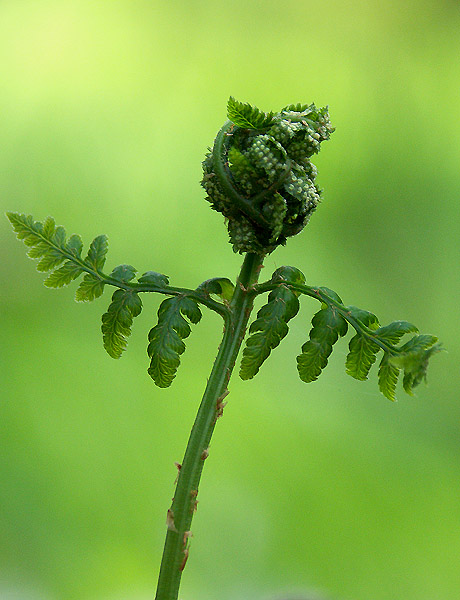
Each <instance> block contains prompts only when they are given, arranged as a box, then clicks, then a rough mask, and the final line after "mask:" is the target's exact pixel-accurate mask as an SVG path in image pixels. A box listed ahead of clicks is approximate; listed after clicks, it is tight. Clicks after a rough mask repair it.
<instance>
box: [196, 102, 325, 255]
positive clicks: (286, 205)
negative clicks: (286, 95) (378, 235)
mask: <svg viewBox="0 0 460 600" xmlns="http://www.w3.org/2000/svg"><path fill="white" fill-rule="evenodd" d="M227 115H228V118H229V121H227V123H225V125H224V126H223V127H222V129H221V130H220V131H219V133H218V134H217V137H216V140H215V143H214V148H213V150H212V151H211V152H209V153H208V154H207V155H206V159H205V160H204V162H203V171H204V176H203V179H202V185H203V187H204V188H205V190H206V192H207V194H208V197H207V199H208V201H209V202H210V203H211V206H212V208H214V209H215V210H217V211H219V212H221V213H222V214H223V215H224V216H225V217H226V219H227V225H228V231H229V235H230V241H231V243H232V244H233V249H234V251H235V252H255V253H257V254H262V255H263V254H268V253H270V252H272V251H273V250H274V249H275V248H276V247H277V246H279V245H280V244H284V243H285V242H286V238H288V237H290V236H293V235H296V234H297V233H299V232H300V231H302V229H303V228H304V227H305V225H306V224H307V223H308V221H309V219H310V216H311V214H312V213H313V211H314V210H315V208H316V207H317V205H318V203H319V201H320V195H321V191H320V189H319V188H318V186H317V184H316V182H315V180H316V174H317V171H316V167H315V165H314V164H313V163H312V162H311V160H310V159H311V157H312V156H313V155H314V154H316V153H318V152H319V150H320V146H321V142H323V141H325V140H328V139H329V137H330V135H331V133H332V132H333V131H334V128H333V127H331V124H330V121H329V114H328V109H327V107H326V108H316V106H315V105H314V104H310V105H301V104H291V105H289V106H286V107H285V108H283V109H282V110H281V111H280V112H279V113H276V114H274V113H268V114H266V113H262V112H261V111H259V110H258V109H257V108H255V107H252V106H250V105H249V104H242V103H241V102H237V101H236V100H235V99H234V98H230V100H229V102H228V107H227Z"/></svg>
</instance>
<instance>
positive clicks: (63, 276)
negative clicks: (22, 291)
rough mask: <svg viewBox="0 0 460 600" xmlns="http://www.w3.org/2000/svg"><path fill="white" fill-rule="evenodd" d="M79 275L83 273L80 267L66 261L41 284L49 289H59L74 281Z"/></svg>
mask: <svg viewBox="0 0 460 600" xmlns="http://www.w3.org/2000/svg"><path fill="white" fill-rule="evenodd" d="M81 273H83V269H82V267H80V265H78V264H75V263H74V262H72V261H70V260H68V261H66V262H65V263H64V264H63V265H62V267H59V269H56V270H55V271H53V272H52V273H51V274H50V275H48V277H47V278H46V279H45V281H44V282H43V283H44V284H45V285H46V287H49V288H59V287H62V286H64V285H68V284H69V283H71V282H72V281H73V280H74V279H76V278H77V277H78V276H79V275H81Z"/></svg>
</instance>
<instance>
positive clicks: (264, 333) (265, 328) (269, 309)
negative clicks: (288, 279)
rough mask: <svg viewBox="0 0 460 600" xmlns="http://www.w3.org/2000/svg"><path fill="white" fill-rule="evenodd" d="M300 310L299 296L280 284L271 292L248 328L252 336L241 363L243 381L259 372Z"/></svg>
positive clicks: (247, 343)
mask: <svg viewBox="0 0 460 600" xmlns="http://www.w3.org/2000/svg"><path fill="white" fill-rule="evenodd" d="M298 310H299V301H298V299H297V296H296V294H295V293H294V292H293V291H292V290H290V289H289V288H287V287H285V286H284V285H280V286H279V287H277V288H275V289H274V290H273V291H272V292H270V294H269V296H268V303H267V304H266V305H265V306H263V307H262V308H261V309H260V310H259V312H258V313H257V319H256V320H255V321H254V322H253V323H252V325H251V327H250V328H249V333H250V334H252V335H251V336H250V337H249V338H248V340H247V342H246V347H245V349H244V351H243V359H242V361H241V369H240V377H241V379H251V378H252V377H254V375H256V374H257V372H258V371H259V369H260V367H261V365H262V363H263V362H264V361H265V360H266V359H267V358H268V357H269V355H270V352H271V351H272V350H273V349H274V348H276V347H277V346H278V344H279V343H280V341H281V340H282V339H283V338H284V337H285V336H286V335H287V333H288V330H289V328H288V326H287V323H288V321H289V320H290V319H292V318H293V317H294V316H295V315H296V314H297V312H298Z"/></svg>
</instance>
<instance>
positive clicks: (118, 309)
mask: <svg viewBox="0 0 460 600" xmlns="http://www.w3.org/2000/svg"><path fill="white" fill-rule="evenodd" d="M141 311H142V301H141V299H140V298H139V295H138V294H137V293H136V292H134V291H132V290H116V291H115V292H114V294H113V296H112V302H111V304H110V306H109V308H108V310H107V312H106V313H105V314H103V315H102V327H101V329H102V334H103V341H104V348H105V349H106V350H107V352H108V353H109V355H110V356H111V357H112V358H120V356H121V353H122V352H123V350H124V349H125V348H126V344H127V338H128V337H129V336H130V335H131V325H132V324H133V318H134V317H137V316H138V315H140V313H141Z"/></svg>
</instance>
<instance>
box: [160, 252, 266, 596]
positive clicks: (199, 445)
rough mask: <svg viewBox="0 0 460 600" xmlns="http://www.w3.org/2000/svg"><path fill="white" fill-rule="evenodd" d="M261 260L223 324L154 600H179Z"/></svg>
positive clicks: (249, 266)
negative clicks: (203, 481) (202, 485)
mask: <svg viewBox="0 0 460 600" xmlns="http://www.w3.org/2000/svg"><path fill="white" fill-rule="evenodd" d="M262 262H263V257H262V256H259V255H257V254H246V256H245V259H244V262H243V266H242V267H241V272H240V275H239V277H238V280H237V284H236V288H235V292H234V294H233V298H232V301H231V303H230V311H229V314H228V316H227V318H226V319H225V328H224V335H223V339H222V343H221V345H220V348H219V352H218V354H217V357H216V360H215V361H214V366H213V369H212V372H211V375H210V377H209V380H208V384H207V386H206V390H205V392H204V395H203V400H202V401H201V404H200V408H199V409H198V413H197V416H196V419H195V423H194V425H193V428H192V431H191V434H190V438H189V441H188V445H187V449H186V451H185V456H184V460H183V462H182V465H181V467H180V470H179V477H178V481H177V487H176V491H175V494H174V499H173V503H172V505H171V508H170V509H169V510H168V517H167V525H168V531H167V534H166V541H165V547H164V551H163V558H162V561H161V567H160V575H159V579H158V587H157V593H156V596H155V598H156V600H177V596H178V593H179V585H180V580H181V576H182V571H183V569H184V566H185V562H186V560H187V556H188V548H187V545H188V538H189V535H190V525H191V522H192V518H193V514H194V512H195V509H196V502H197V495H198V486H199V482H200V478H201V472H202V470H203V464H204V461H205V459H206V457H207V456H208V448H209V444H210V440H211V436H212V433H213V431H214V427H215V424H216V421H217V419H218V418H219V416H221V415H222V411H223V405H224V398H225V396H226V394H227V393H228V390H227V385H228V382H229V380H230V376H231V374H232V371H233V367H234V365H235V361H236V357H237V355H238V352H239V349H240V347H241V343H242V341H243V338H244V334H245V331H246V327H247V324H248V320H249V316H250V314H251V311H252V307H253V303H254V297H255V295H256V294H255V293H254V291H253V290H251V288H252V286H253V285H254V284H255V283H257V279H258V276H259V272H260V269H261V267H262Z"/></svg>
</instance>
